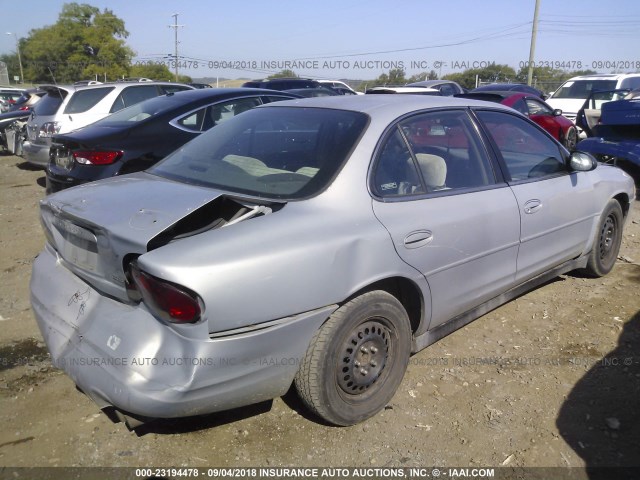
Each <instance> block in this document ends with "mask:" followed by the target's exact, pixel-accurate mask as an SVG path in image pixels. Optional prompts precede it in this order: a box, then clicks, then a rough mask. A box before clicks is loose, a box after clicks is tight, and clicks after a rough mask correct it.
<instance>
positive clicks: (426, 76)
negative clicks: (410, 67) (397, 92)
mask: <svg viewBox="0 0 640 480" xmlns="http://www.w3.org/2000/svg"><path fill="white" fill-rule="evenodd" d="M437 79H438V72H436V71H435V70H431V71H430V72H428V73H427V72H421V73H416V74H415V75H411V76H410V77H409V78H407V83H414V82H423V81H425V80H437Z"/></svg>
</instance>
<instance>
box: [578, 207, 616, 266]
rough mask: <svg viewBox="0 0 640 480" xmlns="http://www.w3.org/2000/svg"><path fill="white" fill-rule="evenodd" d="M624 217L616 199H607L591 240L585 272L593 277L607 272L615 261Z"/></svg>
mask: <svg viewBox="0 0 640 480" xmlns="http://www.w3.org/2000/svg"><path fill="white" fill-rule="evenodd" d="M623 222H624V218H623V216H622V208H620V204H619V203H618V202H617V201H616V200H609V203H608V204H607V206H606V208H605V209H604V212H603V213H602V216H601V217H600V223H599V225H598V230H597V231H596V234H595V238H594V240H593V248H592V249H591V254H590V255H589V261H588V263H587V268H586V272H587V274H589V275H591V276H593V277H602V276H603V275H606V274H607V273H609V272H610V271H611V270H612V269H613V266H614V265H615V263H616V259H617V258H618V252H619V251H620V243H621V242H622V226H623Z"/></svg>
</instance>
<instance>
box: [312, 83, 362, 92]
mask: <svg viewBox="0 0 640 480" xmlns="http://www.w3.org/2000/svg"><path fill="white" fill-rule="evenodd" d="M318 83H321V84H322V86H323V87H329V88H332V89H333V90H336V91H337V92H338V93H340V94H342V95H363V93H362V92H356V91H355V90H354V89H353V88H351V87H350V86H349V85H347V84H346V83H344V82H342V81H340V80H318Z"/></svg>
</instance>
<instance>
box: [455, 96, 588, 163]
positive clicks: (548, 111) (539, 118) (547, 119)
mask: <svg viewBox="0 0 640 480" xmlns="http://www.w3.org/2000/svg"><path fill="white" fill-rule="evenodd" d="M457 96H458V97H462V98H475V99H476V100H485V101H489V102H497V103H502V104H503V105H506V106H508V107H511V108H513V109H515V110H517V111H519V112H520V113H522V114H524V115H526V116H528V117H529V118H530V119H531V120H533V121H534V122H536V123H537V124H538V125H540V126H541V127H542V128H544V129H545V130H546V131H547V132H549V133H550V134H551V135H552V136H553V138H555V139H556V140H558V141H559V142H560V143H562V144H563V145H564V146H565V147H566V148H567V150H569V151H572V150H574V149H575V147H576V143H577V141H578V132H577V130H576V127H575V125H574V124H573V122H572V121H571V120H569V119H568V118H566V117H564V116H563V115H562V110H559V109H556V110H554V109H553V108H551V107H550V106H549V105H548V104H547V103H545V102H544V101H543V100H541V99H540V97H538V96H536V95H531V94H527V93H518V92H498V91H496V92H493V91H492V92H476V93H466V94H463V95H457Z"/></svg>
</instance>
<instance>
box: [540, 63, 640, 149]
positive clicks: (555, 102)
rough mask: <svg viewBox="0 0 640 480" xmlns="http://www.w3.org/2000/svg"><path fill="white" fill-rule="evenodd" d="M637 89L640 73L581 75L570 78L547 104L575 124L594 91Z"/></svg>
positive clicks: (582, 135)
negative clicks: (581, 109)
mask: <svg viewBox="0 0 640 480" xmlns="http://www.w3.org/2000/svg"><path fill="white" fill-rule="evenodd" d="M636 88H640V73H623V74H595V75H581V76H579V77H573V78H570V79H569V80H567V81H566V82H564V83H563V84H562V85H560V88H558V89H557V90H556V91H555V92H553V93H552V94H551V96H550V97H549V98H547V100H546V102H547V103H548V104H549V105H550V106H551V107H553V108H554V109H555V108H559V109H560V110H562V115H564V116H565V117H567V118H568V119H569V120H571V121H572V122H573V123H575V122H576V115H577V114H578V110H580V108H582V105H583V104H584V101H585V100H586V99H587V97H589V94H590V93H591V91H592V90H618V89H629V90H634V89H636ZM578 133H580V136H581V137H584V133H583V132H582V130H581V129H578Z"/></svg>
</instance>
